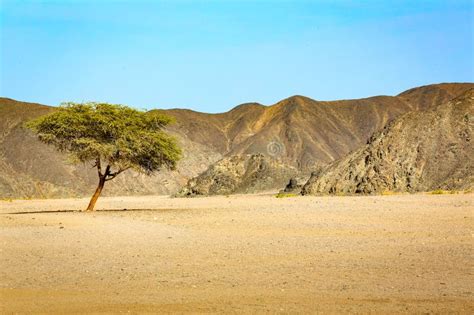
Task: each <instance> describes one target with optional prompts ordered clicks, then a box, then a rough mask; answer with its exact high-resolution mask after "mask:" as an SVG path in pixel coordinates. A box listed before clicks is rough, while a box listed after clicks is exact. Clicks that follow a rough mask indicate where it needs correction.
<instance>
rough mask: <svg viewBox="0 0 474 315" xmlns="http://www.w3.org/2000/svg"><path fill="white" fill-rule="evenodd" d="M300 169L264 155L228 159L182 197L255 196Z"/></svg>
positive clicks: (192, 183)
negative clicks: (254, 194)
mask: <svg viewBox="0 0 474 315" xmlns="http://www.w3.org/2000/svg"><path fill="white" fill-rule="evenodd" d="M296 173H297V169H296V168H294V167H291V166H288V165H286V164H283V163H280V162H278V161H275V160H273V159H269V158H267V157H265V156H264V155H263V154H255V155H251V154H246V155H237V156H231V157H226V158H224V159H222V160H220V161H218V162H217V163H215V164H213V165H212V166H211V167H210V168H209V169H208V170H206V171H205V172H204V173H202V174H200V175H199V176H197V177H196V178H193V179H191V180H190V181H189V182H188V184H187V185H186V186H185V187H184V188H183V189H182V190H181V191H180V192H179V193H178V195H179V196H198V195H225V194H233V193H254V192H257V191H262V190H266V189H272V188H274V187H278V186H281V185H283V183H285V182H286V181H287V180H288V178H289V177H291V176H293V175H294V174H296Z"/></svg>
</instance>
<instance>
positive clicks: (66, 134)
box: [26, 102, 181, 211]
mask: <svg viewBox="0 0 474 315" xmlns="http://www.w3.org/2000/svg"><path fill="white" fill-rule="evenodd" d="M170 122H172V118H170V117H168V116H165V115H162V114H158V113H156V112H143V111H138V110H135V109H132V108H129V107H127V106H123V105H115V104H107V103H72V102H69V103H63V104H61V106H60V107H59V108H58V109H57V110H56V111H54V112H52V113H50V114H47V115H45V116H41V117H38V118H36V119H34V120H32V121H30V122H28V123H27V125H26V126H27V127H28V128H30V129H31V130H33V131H34V132H35V133H36V134H37V135H38V138H39V140H40V141H42V142H44V143H46V144H51V145H53V146H55V147H56V149H58V150H59V151H61V152H66V153H68V154H69V155H70V157H71V158H72V160H73V161H75V162H82V163H93V167H94V168H97V174H98V176H99V184H98V186H97V189H96V190H95V193H94V194H93V195H92V198H91V200H90V203H89V206H88V207H87V209H86V211H93V210H94V206H95V203H96V201H97V199H98V198H99V196H100V194H101V192H102V190H103V188H104V185H105V182H107V181H109V180H112V179H114V178H115V177H116V176H117V175H119V174H120V173H122V172H124V171H126V170H128V169H134V170H136V171H138V172H143V173H145V174H147V175H150V174H151V173H153V172H156V171H158V170H160V169H161V168H163V167H166V168H168V169H175V168H176V162H177V161H178V159H179V158H180V156H181V150H180V149H179V147H178V146H177V143H176V140H175V139H174V138H173V137H171V136H170V135H168V134H167V133H166V132H164V131H163V127H165V126H166V125H168V124H169V123H170Z"/></svg>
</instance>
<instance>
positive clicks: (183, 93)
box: [0, 0, 474, 112]
mask: <svg viewBox="0 0 474 315" xmlns="http://www.w3.org/2000/svg"><path fill="white" fill-rule="evenodd" d="M0 3H1V4H0V13H1V15H0V18H1V22H0V23H1V24H0V27H1V34H0V35H1V42H0V43H1V55H0V57H1V68H0V70H1V81H0V95H1V96H5V97H10V98H14V99H18V100H22V101H31V102H39V103H43V104H49V105H57V104H59V103H60V102H62V101H76V102H80V101H104V102H111V103H121V104H127V105H130V106H134V107H137V108H172V107H181V108H191V109H195V110H199V111H205V112H222V111H226V110H229V109H230V108H232V107H234V106H235V105H238V104H240V103H245V102H253V101H255V102H260V103H263V104H272V103H275V102H277V101H278V100H281V99H283V98H286V97H289V96H291V95H295V94H300V95H305V96H308V97H311V98H314V99H318V100H334V99H347V98H360V97H367V96H373V95H380V94H386V95H394V94H398V93H399V92H401V91H403V90H405V89H408V88H411V87H415V86H419V85H425V84H430V83H439V82H473V81H474V37H473V29H474V21H473V18H474V17H473V16H474V7H473V6H474V5H473V3H474V1H471V0H467V1H464V0H452V1H450V0H442V1H434V0H433V1H423V0H416V1H415V0H407V1H402V0H400V1H397V0H391V1H383V0H374V1H369V0H365V1H355V0H346V1H338V0H334V1H329V0H327V1H303V0H294V1H277V0H274V1H270V0H268V1H264V0H262V1H248V0H247V1H246V0H240V1H225V0H221V1H217V0H216V1H180V0H174V1H171V0H170V1H132V0H129V1H107V0H102V1H98V0H97V1H73V0H71V1H66V0H64V1H26V0H25V1H11V0H0Z"/></svg>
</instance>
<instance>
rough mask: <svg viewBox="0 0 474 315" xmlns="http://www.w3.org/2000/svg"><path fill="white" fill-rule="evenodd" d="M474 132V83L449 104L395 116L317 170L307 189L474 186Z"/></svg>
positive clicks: (340, 190) (317, 191)
mask: <svg viewBox="0 0 474 315" xmlns="http://www.w3.org/2000/svg"><path fill="white" fill-rule="evenodd" d="M405 95H406V94H405ZM420 103H422V102H420ZM428 107H429V106H428ZM473 136H474V89H470V90H468V91H467V92H464V93H463V94H462V95H461V96H459V97H457V98H455V99H453V100H451V101H449V102H446V103H445V104H442V105H439V106H436V107H434V108H429V109H427V110H426V111H422V112H417V111H414V112H410V113H407V114H405V115H403V116H401V117H399V118H398V119H396V120H394V121H392V122H391V123H389V124H388V125H387V126H386V127H385V128H384V129H383V130H382V131H380V132H377V133H375V134H374V135H373V136H372V137H371V138H370V140H369V141H368V143H367V145H365V146H363V147H361V148H360V149H358V150H356V151H354V152H352V153H351V154H349V155H348V156H346V157H345V158H342V159H341V160H339V161H336V162H334V163H332V164H330V165H329V166H328V167H327V168H325V169H324V170H323V171H322V172H316V173H314V174H313V175H312V176H311V178H310V179H309V180H308V182H307V183H306V185H305V186H304V187H303V191H302V193H303V194H328V193H329V194H338V193H343V194H358V193H361V194H372V193H381V192H384V191H396V192H397V191H398V192H407V191H408V192H417V191H431V190H435V189H443V190H464V189H472V188H473V187H474V138H473Z"/></svg>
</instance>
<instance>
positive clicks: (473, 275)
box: [0, 194, 474, 314]
mask: <svg viewBox="0 0 474 315" xmlns="http://www.w3.org/2000/svg"><path fill="white" fill-rule="evenodd" d="M473 197H474V196H473V194H456V195H427V194H417V195H394V196H369V197H291V198H281V199H279V198H275V197H274V196H272V195H270V194H260V195H235V196H229V197H225V196H219V197H205V198H192V199H185V198H169V197H161V196H160V197H154V196H150V197H110V198H101V199H99V202H98V204H97V208H98V210H99V211H97V212H95V213H82V212H78V211H76V210H78V209H81V208H84V207H86V206H87V202H88V200H87V199H61V200H15V201H0V226H1V229H0V244H1V247H0V250H1V253H0V313H2V314H12V313H22V314H32V313H53V314H54V313H55V314H57V313H147V312H148V313H158V312H159V313H167V312H177V313H188V312H191V313H318V312H323V313H341V312H352V313H369V312H372V313H465V314H469V313H471V314H472V313H473V312H474V296H473V290H474V288H473V287H474V267H473V235H474V234H473V231H474V220H473V219H474V198H473Z"/></svg>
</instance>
